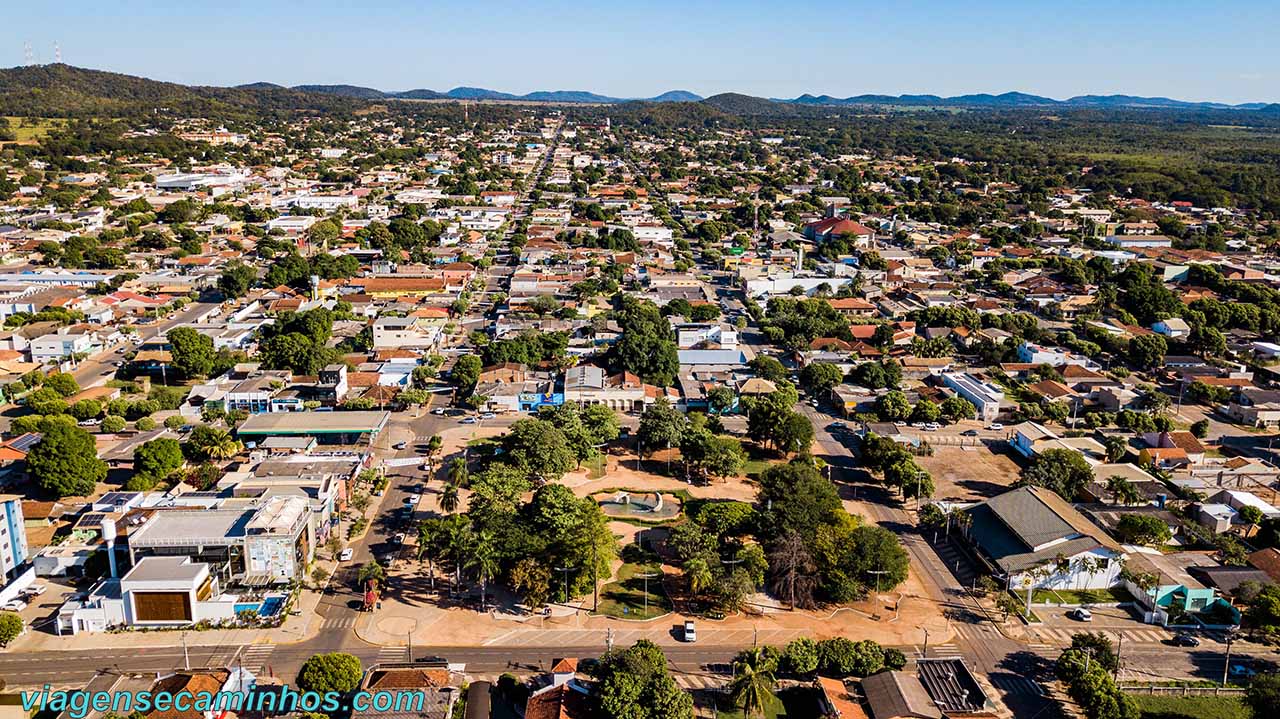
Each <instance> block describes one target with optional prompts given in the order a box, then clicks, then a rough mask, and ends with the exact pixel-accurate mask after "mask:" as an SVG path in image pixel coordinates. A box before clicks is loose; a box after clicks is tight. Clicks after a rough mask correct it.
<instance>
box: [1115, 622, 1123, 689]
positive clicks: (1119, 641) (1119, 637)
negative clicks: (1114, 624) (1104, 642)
mask: <svg viewBox="0 0 1280 719" xmlns="http://www.w3.org/2000/svg"><path fill="white" fill-rule="evenodd" d="M1123 649H1124V634H1123V633H1121V632H1116V681H1120V652H1121V651H1122V650H1123Z"/></svg>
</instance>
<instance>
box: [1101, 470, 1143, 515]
mask: <svg viewBox="0 0 1280 719" xmlns="http://www.w3.org/2000/svg"><path fill="white" fill-rule="evenodd" d="M1107 491H1108V492H1109V493H1111V501H1112V502H1115V501H1117V500H1119V502H1120V503H1121V504H1123V505H1124V506H1126V507H1127V506H1129V505H1130V504H1137V503H1138V502H1140V501H1141V500H1142V495H1141V494H1140V493H1139V492H1138V488H1137V487H1135V486H1133V483H1132V482H1130V481H1129V480H1127V479H1125V478H1124V477H1121V476H1120V475H1118V474H1113V475H1111V476H1110V477H1107Z"/></svg>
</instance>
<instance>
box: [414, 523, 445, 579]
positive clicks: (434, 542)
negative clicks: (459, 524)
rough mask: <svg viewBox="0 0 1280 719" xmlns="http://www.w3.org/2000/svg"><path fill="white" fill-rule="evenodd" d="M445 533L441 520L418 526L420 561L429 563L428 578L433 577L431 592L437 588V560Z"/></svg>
mask: <svg viewBox="0 0 1280 719" xmlns="http://www.w3.org/2000/svg"><path fill="white" fill-rule="evenodd" d="M442 535H443V532H442V531H441V525H440V523H439V520H437V519H433V520H428V521H425V522H423V523H422V524H419V525H418V561H419V562H421V561H423V560H424V559H425V560H426V562H427V576H429V577H431V590H432V591H435V588H436V559H437V558H438V557H439V555H440V539H441V538H442Z"/></svg>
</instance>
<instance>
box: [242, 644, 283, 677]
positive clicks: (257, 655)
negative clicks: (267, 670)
mask: <svg viewBox="0 0 1280 719" xmlns="http://www.w3.org/2000/svg"><path fill="white" fill-rule="evenodd" d="M275 648H276V647H275V645H274V644H251V645H249V647H248V648H247V649H245V650H244V651H243V652H242V653H241V654H240V666H242V667H244V668H245V669H248V670H249V671H251V672H253V673H255V674H257V673H260V672H261V671H262V668H263V667H264V666H266V664H267V658H268V657H270V656H271V652H273V651H275Z"/></svg>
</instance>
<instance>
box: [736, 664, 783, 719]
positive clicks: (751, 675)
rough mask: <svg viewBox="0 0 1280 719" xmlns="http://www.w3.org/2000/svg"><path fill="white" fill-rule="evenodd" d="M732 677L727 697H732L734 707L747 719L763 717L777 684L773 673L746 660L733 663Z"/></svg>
mask: <svg viewBox="0 0 1280 719" xmlns="http://www.w3.org/2000/svg"><path fill="white" fill-rule="evenodd" d="M756 651H759V650H756ZM733 675H734V676H733V683H732V684H730V685H729V695H730V696H731V697H733V703H734V706H736V707H738V708H739V709H741V710H742V713H743V714H745V715H746V716H748V717H750V716H752V715H755V714H759V715H761V716H763V715H764V709H765V706H766V704H768V703H770V700H771V699H772V698H773V689H774V687H775V686H776V684H777V682H776V681H775V680H774V678H773V673H772V672H769V671H766V670H765V669H763V668H761V667H760V665H759V663H756V664H753V663H752V662H751V661H749V660H748V661H739V662H734V664H733Z"/></svg>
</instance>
